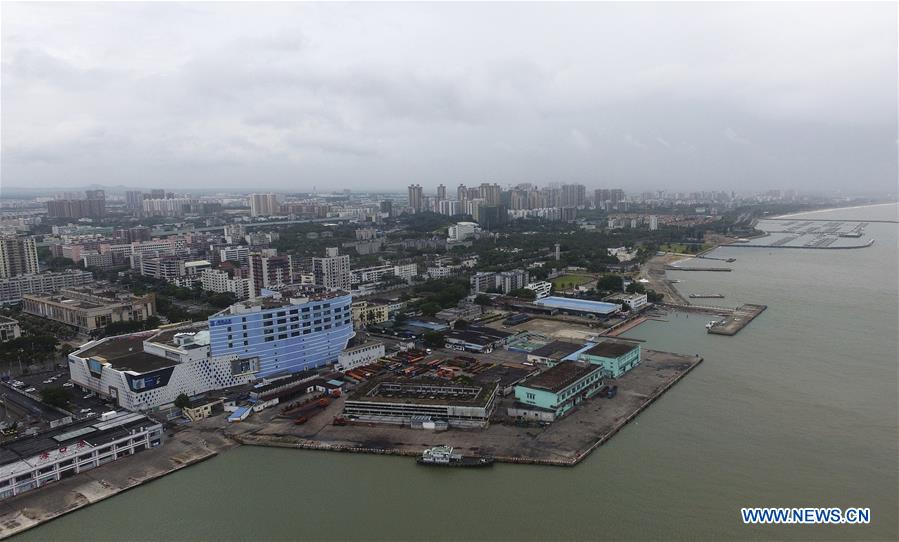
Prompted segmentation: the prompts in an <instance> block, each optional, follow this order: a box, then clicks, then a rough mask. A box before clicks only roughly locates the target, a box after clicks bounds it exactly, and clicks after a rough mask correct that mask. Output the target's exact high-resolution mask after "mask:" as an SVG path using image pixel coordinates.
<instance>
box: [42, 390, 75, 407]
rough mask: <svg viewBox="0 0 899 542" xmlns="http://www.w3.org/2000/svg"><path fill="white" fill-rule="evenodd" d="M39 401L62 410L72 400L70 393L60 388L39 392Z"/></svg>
mask: <svg viewBox="0 0 899 542" xmlns="http://www.w3.org/2000/svg"><path fill="white" fill-rule="evenodd" d="M41 400H42V401H43V402H45V403H47V404H48V405H52V406H55V407H59V408H63V407H65V406H66V405H67V404H69V401H71V400H72V392H70V391H69V390H67V389H66V388H63V387H62V386H57V387H53V388H44V389H42V390H41Z"/></svg>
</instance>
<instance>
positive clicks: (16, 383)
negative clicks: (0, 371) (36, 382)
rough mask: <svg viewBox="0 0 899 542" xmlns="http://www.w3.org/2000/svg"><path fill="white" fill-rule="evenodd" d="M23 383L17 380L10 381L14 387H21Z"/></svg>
mask: <svg viewBox="0 0 899 542" xmlns="http://www.w3.org/2000/svg"><path fill="white" fill-rule="evenodd" d="M24 385H25V383H24V382H19V381H18V380H16V381H15V382H13V383H12V387H14V388H21V387H22V386H24Z"/></svg>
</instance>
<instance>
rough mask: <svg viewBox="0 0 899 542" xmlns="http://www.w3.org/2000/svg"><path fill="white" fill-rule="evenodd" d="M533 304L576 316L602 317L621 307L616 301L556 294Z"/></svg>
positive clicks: (606, 316)
mask: <svg viewBox="0 0 899 542" xmlns="http://www.w3.org/2000/svg"><path fill="white" fill-rule="evenodd" d="M534 304H535V305H539V306H541V307H545V308H549V309H553V310H555V311H559V312H564V313H567V314H572V315H576V316H586V317H588V318H603V319H604V318H608V317H609V316H611V315H613V314H615V313H616V312H618V311H619V310H620V309H621V305H619V304H617V303H603V302H602V301H590V300H587V299H574V298H571V297H557V296H549V297H544V298H543V299H537V300H536V301H534Z"/></svg>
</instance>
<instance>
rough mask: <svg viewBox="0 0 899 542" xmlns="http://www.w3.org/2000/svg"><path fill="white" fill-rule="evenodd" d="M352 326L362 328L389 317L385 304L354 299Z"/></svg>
mask: <svg viewBox="0 0 899 542" xmlns="http://www.w3.org/2000/svg"><path fill="white" fill-rule="evenodd" d="M352 310H353V326H354V327H355V328H356V329H364V328H365V327H367V326H370V325H372V324H380V323H381V322H386V321H387V320H389V319H390V315H389V311H388V308H387V305H379V304H376V303H369V302H368V301H354V302H353V305H352Z"/></svg>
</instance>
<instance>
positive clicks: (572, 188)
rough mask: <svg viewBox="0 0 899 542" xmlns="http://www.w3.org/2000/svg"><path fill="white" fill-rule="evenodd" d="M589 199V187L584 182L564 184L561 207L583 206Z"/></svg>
mask: <svg viewBox="0 0 899 542" xmlns="http://www.w3.org/2000/svg"><path fill="white" fill-rule="evenodd" d="M586 201H587V187H585V186H584V185H582V184H565V185H562V201H561V202H560V203H561V205H560V206H561V207H583V206H584V204H585V203H586Z"/></svg>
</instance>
